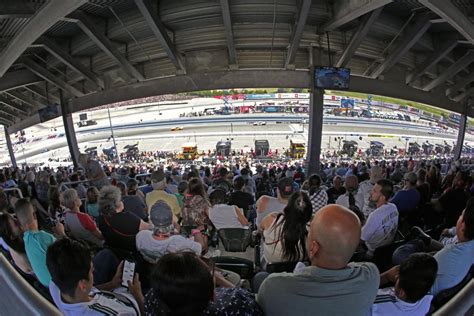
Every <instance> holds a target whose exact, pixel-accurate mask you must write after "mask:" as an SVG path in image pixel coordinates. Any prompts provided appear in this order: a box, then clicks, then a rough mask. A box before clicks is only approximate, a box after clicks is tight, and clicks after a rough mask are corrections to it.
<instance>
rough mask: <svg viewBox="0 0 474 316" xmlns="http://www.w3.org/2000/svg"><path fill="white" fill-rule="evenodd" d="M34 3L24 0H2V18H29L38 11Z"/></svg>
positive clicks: (0, 12)
mask: <svg viewBox="0 0 474 316" xmlns="http://www.w3.org/2000/svg"><path fill="white" fill-rule="evenodd" d="M36 9H37V6H36V5H35V4H34V3H31V2H29V1H24V0H22V1H21V0H2V1H0V19H20V18H29V17H31V16H32V15H33V14H34V13H35V12H36Z"/></svg>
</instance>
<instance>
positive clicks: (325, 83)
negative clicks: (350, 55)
mask: <svg viewBox="0 0 474 316" xmlns="http://www.w3.org/2000/svg"><path fill="white" fill-rule="evenodd" d="M350 78H351V70H350V69H349V68H336V67H316V68H315V69H314V83H315V86H316V88H321V89H332V90H347V89H349V82H350Z"/></svg>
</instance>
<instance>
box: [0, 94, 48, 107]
mask: <svg viewBox="0 0 474 316" xmlns="http://www.w3.org/2000/svg"><path fill="white" fill-rule="evenodd" d="M5 93H6V94H8V95H9V96H11V97H13V98H15V99H17V100H20V101H21V102H22V103H23V104H24V105H26V106H28V107H30V108H38V107H42V106H43V105H44V104H43V103H41V102H39V101H37V100H34V99H33V98H30V97H29V96H27V95H24V94H23V93H21V92H19V91H14V90H10V91H8V92H5Z"/></svg>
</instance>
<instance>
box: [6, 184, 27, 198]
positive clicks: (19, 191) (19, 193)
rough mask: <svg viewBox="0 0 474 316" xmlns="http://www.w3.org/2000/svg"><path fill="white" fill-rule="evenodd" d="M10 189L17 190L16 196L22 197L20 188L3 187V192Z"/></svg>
mask: <svg viewBox="0 0 474 316" xmlns="http://www.w3.org/2000/svg"><path fill="white" fill-rule="evenodd" d="M10 191H16V192H18V196H19V197H20V199H22V198H23V193H22V192H21V190H20V189H19V188H15V187H13V188H5V189H3V192H10Z"/></svg>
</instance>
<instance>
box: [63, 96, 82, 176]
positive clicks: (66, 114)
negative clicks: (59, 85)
mask: <svg viewBox="0 0 474 316" xmlns="http://www.w3.org/2000/svg"><path fill="white" fill-rule="evenodd" d="M59 99H60V102H61V114H62V117H63V125H64V131H65V134H66V140H67V146H68V147H69V153H70V154H71V159H72V162H73V163H74V167H75V168H77V167H78V166H79V146H78V145H77V138H76V131H75V130H74V122H73V120H72V114H71V111H69V107H68V104H67V101H66V100H65V98H64V95H63V91H62V90H61V89H59Z"/></svg>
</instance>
